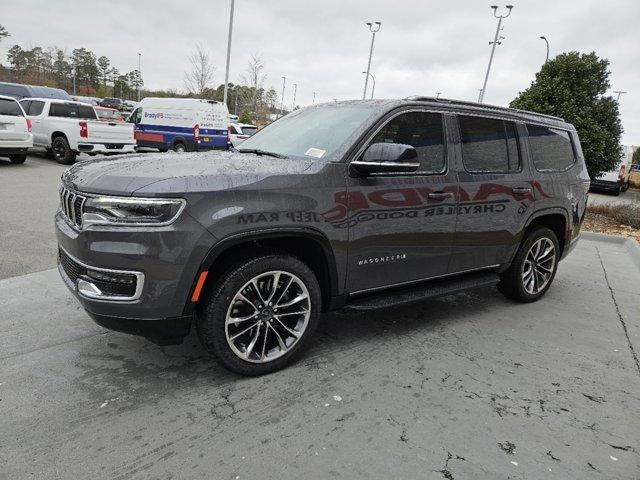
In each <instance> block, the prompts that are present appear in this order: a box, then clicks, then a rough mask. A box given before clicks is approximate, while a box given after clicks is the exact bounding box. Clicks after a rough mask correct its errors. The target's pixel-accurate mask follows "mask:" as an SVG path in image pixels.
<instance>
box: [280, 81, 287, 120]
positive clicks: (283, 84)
mask: <svg viewBox="0 0 640 480" xmlns="http://www.w3.org/2000/svg"><path fill="white" fill-rule="evenodd" d="M286 83H287V77H285V76H283V77H282V97H281V101H282V102H281V103H282V114H283V115H284V86H285V84H286Z"/></svg>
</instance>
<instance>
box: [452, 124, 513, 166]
mask: <svg viewBox="0 0 640 480" xmlns="http://www.w3.org/2000/svg"><path fill="white" fill-rule="evenodd" d="M458 120H459V124H460V139H461V142H462V162H463V163H464V167H465V169H466V170H467V171H468V172H472V173H507V172H517V171H519V170H520V154H519V150H518V137H517V134H516V127H515V124H514V123H513V122H506V121H504V120H496V119H493V118H482V117H472V116H467V115H460V116H459V117H458Z"/></svg>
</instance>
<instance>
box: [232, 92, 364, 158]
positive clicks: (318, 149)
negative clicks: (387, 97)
mask: <svg viewBox="0 0 640 480" xmlns="http://www.w3.org/2000/svg"><path fill="white" fill-rule="evenodd" d="M374 111H375V109H374V108H373V107H371V106H365V105H357V106H343V105H322V106H318V107H309V108H304V109H302V110H295V111H293V112H291V113H290V114H288V115H285V116H284V117H282V118H280V119H279V120H277V121H275V122H274V123H272V124H271V125H269V126H267V127H266V128H264V129H262V130H260V131H259V132H256V134H255V135H253V136H252V137H251V138H249V139H247V140H245V141H244V142H243V143H242V146H241V147H240V148H239V150H240V151H243V150H254V149H255V150H262V151H265V152H273V153H277V154H279V155H285V156H289V155H291V156H301V157H304V156H307V157H313V158H323V159H332V156H333V153H335V152H336V150H338V148H339V147H340V146H341V145H342V144H343V143H344V142H345V140H346V139H347V138H349V137H350V136H351V135H352V134H353V133H354V132H355V131H356V130H358V129H359V128H360V127H361V126H362V124H363V122H364V121H365V120H366V119H367V118H368V117H369V116H370V115H371V114H372V113H373V112H374ZM243 130H244V129H243Z"/></svg>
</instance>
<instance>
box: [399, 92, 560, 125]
mask: <svg viewBox="0 0 640 480" xmlns="http://www.w3.org/2000/svg"><path fill="white" fill-rule="evenodd" d="M404 100H410V101H413V102H438V103H447V104H451V105H467V106H470V107H478V108H485V109H487V110H499V111H503V112H515V113H526V114H529V115H535V116H537V117H543V118H550V119H552V120H560V121H561V122H565V121H566V120H565V119H564V118H562V117H556V116H555V115H547V114H545V113H538V112H531V111H529V110H519V109H517V108H509V107H502V106H500V105H487V104H485V103H478V102H470V101H468V100H452V99H449V98H439V97H426V96H423V95H413V96H411V97H406V98H404Z"/></svg>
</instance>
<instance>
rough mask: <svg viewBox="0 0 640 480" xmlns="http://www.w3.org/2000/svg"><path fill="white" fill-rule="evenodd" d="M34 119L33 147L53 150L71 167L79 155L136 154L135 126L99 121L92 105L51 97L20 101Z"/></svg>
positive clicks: (32, 119) (61, 160)
mask: <svg viewBox="0 0 640 480" xmlns="http://www.w3.org/2000/svg"><path fill="white" fill-rule="evenodd" d="M20 105H22V108H23V110H24V111H25V113H26V114H27V118H28V119H30V120H31V123H32V131H33V145H34V146H35V147H44V148H46V149H47V150H48V151H50V152H51V153H52V154H53V156H54V158H55V159H56V160H57V161H58V162H59V163H64V164H71V163H73V162H74V161H75V159H76V155H78V154H79V153H88V154H89V155H95V154H96V153H105V154H116V153H130V152H133V151H135V146H136V141H135V139H134V137H133V125H132V124H130V123H122V122H103V121H98V116H97V115H96V112H95V110H94V109H93V106H92V105H89V104H87V103H80V102H72V101H67V100H56V99H51V98H23V99H22V100H20Z"/></svg>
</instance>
